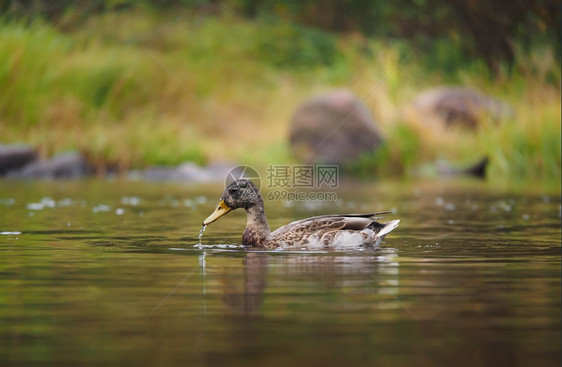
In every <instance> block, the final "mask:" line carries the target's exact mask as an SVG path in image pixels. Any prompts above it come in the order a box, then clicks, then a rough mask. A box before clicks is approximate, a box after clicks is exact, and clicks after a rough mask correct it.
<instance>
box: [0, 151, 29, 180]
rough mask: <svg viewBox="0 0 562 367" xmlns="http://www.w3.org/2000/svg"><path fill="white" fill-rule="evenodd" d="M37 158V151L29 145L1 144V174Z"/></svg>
mask: <svg viewBox="0 0 562 367" xmlns="http://www.w3.org/2000/svg"><path fill="white" fill-rule="evenodd" d="M36 159H37V152H36V151H35V149H34V148H32V147H30V146H27V145H3V144H0V175H4V174H6V173H8V172H9V171H13V170H17V169H20V168H22V167H23V166H25V165H26V164H28V163H30V162H32V161H34V160H36Z"/></svg>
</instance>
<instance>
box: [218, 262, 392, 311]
mask: <svg viewBox="0 0 562 367" xmlns="http://www.w3.org/2000/svg"><path fill="white" fill-rule="evenodd" d="M242 265H243V266H242V269H243V275H242V276H239V275H238V276H236V274H232V268H231V269H223V276H222V282H221V283H222V300H223V304H224V306H225V309H226V311H227V312H228V313H236V314H247V315H255V314H258V313H259V311H260V308H261V307H262V305H263V303H264V298H265V296H264V293H265V290H266V288H267V287H268V281H267V280H268V275H269V276H270V279H273V284H269V286H270V287H272V288H275V292H273V293H272V297H293V296H294V295H291V296H288V295H284V290H285V289H294V287H295V286H298V289H299V291H302V292H305V295H306V294H311V293H313V292H315V291H318V290H322V289H324V290H326V289H339V291H338V293H340V294H341V295H342V297H341V301H342V302H343V305H344V306H345V305H347V307H349V306H350V305H351V304H357V300H351V299H347V297H349V296H354V295H360V294H386V295H390V296H393V297H394V295H395V294H396V293H397V292H398V262H397V256H396V255H395V254H392V253H391V254H388V253H387V254H378V255H371V254H369V255H367V254H359V255H350V254H344V255H334V254H322V255H318V254H277V253H265V252H261V253H260V252H254V253H245V254H244V257H243V259H242ZM371 306H373V307H376V305H371ZM386 307H388V305H386Z"/></svg>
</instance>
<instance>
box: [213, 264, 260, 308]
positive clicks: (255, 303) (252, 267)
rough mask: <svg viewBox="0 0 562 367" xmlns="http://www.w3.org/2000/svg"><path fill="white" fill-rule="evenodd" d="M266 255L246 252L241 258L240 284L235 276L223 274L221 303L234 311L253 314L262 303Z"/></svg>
mask: <svg viewBox="0 0 562 367" xmlns="http://www.w3.org/2000/svg"><path fill="white" fill-rule="evenodd" d="M267 265H268V257H267V254H265V253H246V254H245V255H244V258H243V269H244V276H243V278H242V282H243V283H242V284H241V285H240V284H237V282H235V281H233V280H234V279H235V277H231V276H224V277H223V278H224V281H223V286H224V288H223V303H224V306H225V307H226V309H227V310H229V311H232V312H234V313H244V314H255V313H257V312H258V311H259V309H260V307H261V306H262V304H263V297H264V296H263V293H264V291H265V288H266V287H267Z"/></svg>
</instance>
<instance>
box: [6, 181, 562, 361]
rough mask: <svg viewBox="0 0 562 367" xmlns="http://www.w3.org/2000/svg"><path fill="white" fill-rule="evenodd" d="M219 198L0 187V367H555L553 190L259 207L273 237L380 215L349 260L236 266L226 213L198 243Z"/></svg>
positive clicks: (286, 258) (360, 192)
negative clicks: (371, 239)
mask: <svg viewBox="0 0 562 367" xmlns="http://www.w3.org/2000/svg"><path fill="white" fill-rule="evenodd" d="M221 191H222V188H221V187H220V186H216V187H213V186H209V185H205V186H188V185H180V184H144V183H131V182H98V181H84V182H64V183H22V182H10V181H0V253H1V258H0V364H1V365H2V366H10V365H31V364H50V365H73V366H74V365H84V364H85V365H100V364H105V365H135V366H136V365H162V366H168V365H178V364H182V365H197V366H199V365H202V366H205V365H208V366H221V365H229V366H263V365H267V366H286V365H290V364H298V365H306V366H341V365H392V366H397V365H408V366H438V365H443V366H448V365H452V364H455V365H457V366H459V365H460V366H479V365H493V366H501V365H508V366H530V365H532V366H554V365H559V364H560V339H561V333H560V327H561V323H560V319H561V315H560V307H561V304H560V260H561V256H560V238H561V234H560V220H561V208H560V191H559V187H555V188H554V189H549V188H540V187H531V188H529V187H527V188H510V187H508V188H498V187H492V186H490V185H489V184H486V183H480V182H476V181H467V182H462V181H460V182H459V181H444V182H412V183H405V184H397V183H379V184H366V183H364V184H361V185H359V186H355V185H350V184H348V185H346V184H343V185H342V187H341V189H340V190H339V191H338V201H337V202H335V203H334V202H294V203H288V204H287V203H282V202H266V211H267V215H268V219H269V221H270V225H271V227H272V228H277V227H278V226H280V225H283V224H286V223H288V222H290V221H292V220H295V219H298V218H302V217H307V216H312V215H319V214H323V213H342V212H361V211H383V210H389V209H392V210H395V211H396V212H397V214H396V215H387V219H388V220H391V219H396V218H399V219H401V223H400V226H399V227H398V228H397V229H396V230H394V231H393V232H392V233H391V234H390V235H389V236H388V237H387V238H386V240H385V242H384V243H383V245H382V250H380V251H375V252H372V251H363V252H355V253H325V252H324V253H311V252H308V253H304V252H303V253H301V252H298V251H296V252H282V251H276V252H259V251H258V252H245V251H243V249H241V247H240V238H241V234H242V230H243V228H244V223H245V218H246V217H245V214H244V213H243V212H238V211H236V212H232V213H230V214H228V215H227V216H225V217H224V218H221V219H220V220H219V221H217V222H215V223H213V224H211V225H210V226H209V228H207V231H206V232H205V236H203V237H202V241H201V242H199V240H200V237H199V236H198V234H200V235H201V234H202V232H200V226H201V221H202V220H203V219H204V218H206V217H207V216H208V215H209V214H210V213H211V212H212V211H213V210H214V209H215V205H216V201H217V200H218V198H219V196H220V194H221ZM199 243H201V247H202V248H201V249H200V248H199Z"/></svg>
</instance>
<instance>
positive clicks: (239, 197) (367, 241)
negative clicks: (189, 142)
mask: <svg viewBox="0 0 562 367" xmlns="http://www.w3.org/2000/svg"><path fill="white" fill-rule="evenodd" d="M236 209H244V210H245V211H246V213H247V220H246V228H245V229H244V233H243V235H242V245H243V246H244V247H245V248H252V249H268V250H269V249H277V250H330V249H338V250H358V249H362V248H363V249H364V248H378V247H379V246H380V244H381V242H382V241H383V239H384V238H385V237H386V235H388V233H390V232H391V231H392V230H393V229H395V228H396V227H397V226H398V223H400V220H399V219H396V220H392V221H390V222H387V223H379V222H377V220H379V219H381V218H380V217H377V216H378V215H381V214H389V213H392V212H390V211H386V212H379V213H365V214H339V215H321V216H317V217H311V218H306V219H301V220H297V221H294V222H292V223H289V224H287V225H285V226H282V227H280V228H278V229H276V230H274V231H273V232H271V230H270V227H269V224H268V222H267V219H266V216H265V207H264V202H263V197H262V195H261V193H260V191H259V189H258V188H257V186H256V185H255V184H254V183H253V182H252V181H250V180H248V179H237V180H235V181H233V182H231V183H230V184H229V185H228V186H227V187H226V189H225V190H224V192H223V194H222V196H221V198H220V201H219V204H218V206H217V208H216V209H215V211H214V212H213V213H212V214H211V215H210V216H209V217H208V218H207V219H205V220H204V221H203V226H204V228H206V226H208V225H209V224H211V223H213V222H215V221H216V220H218V219H219V218H221V217H223V216H224V215H226V214H227V213H229V212H231V211H232V210H236Z"/></svg>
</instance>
